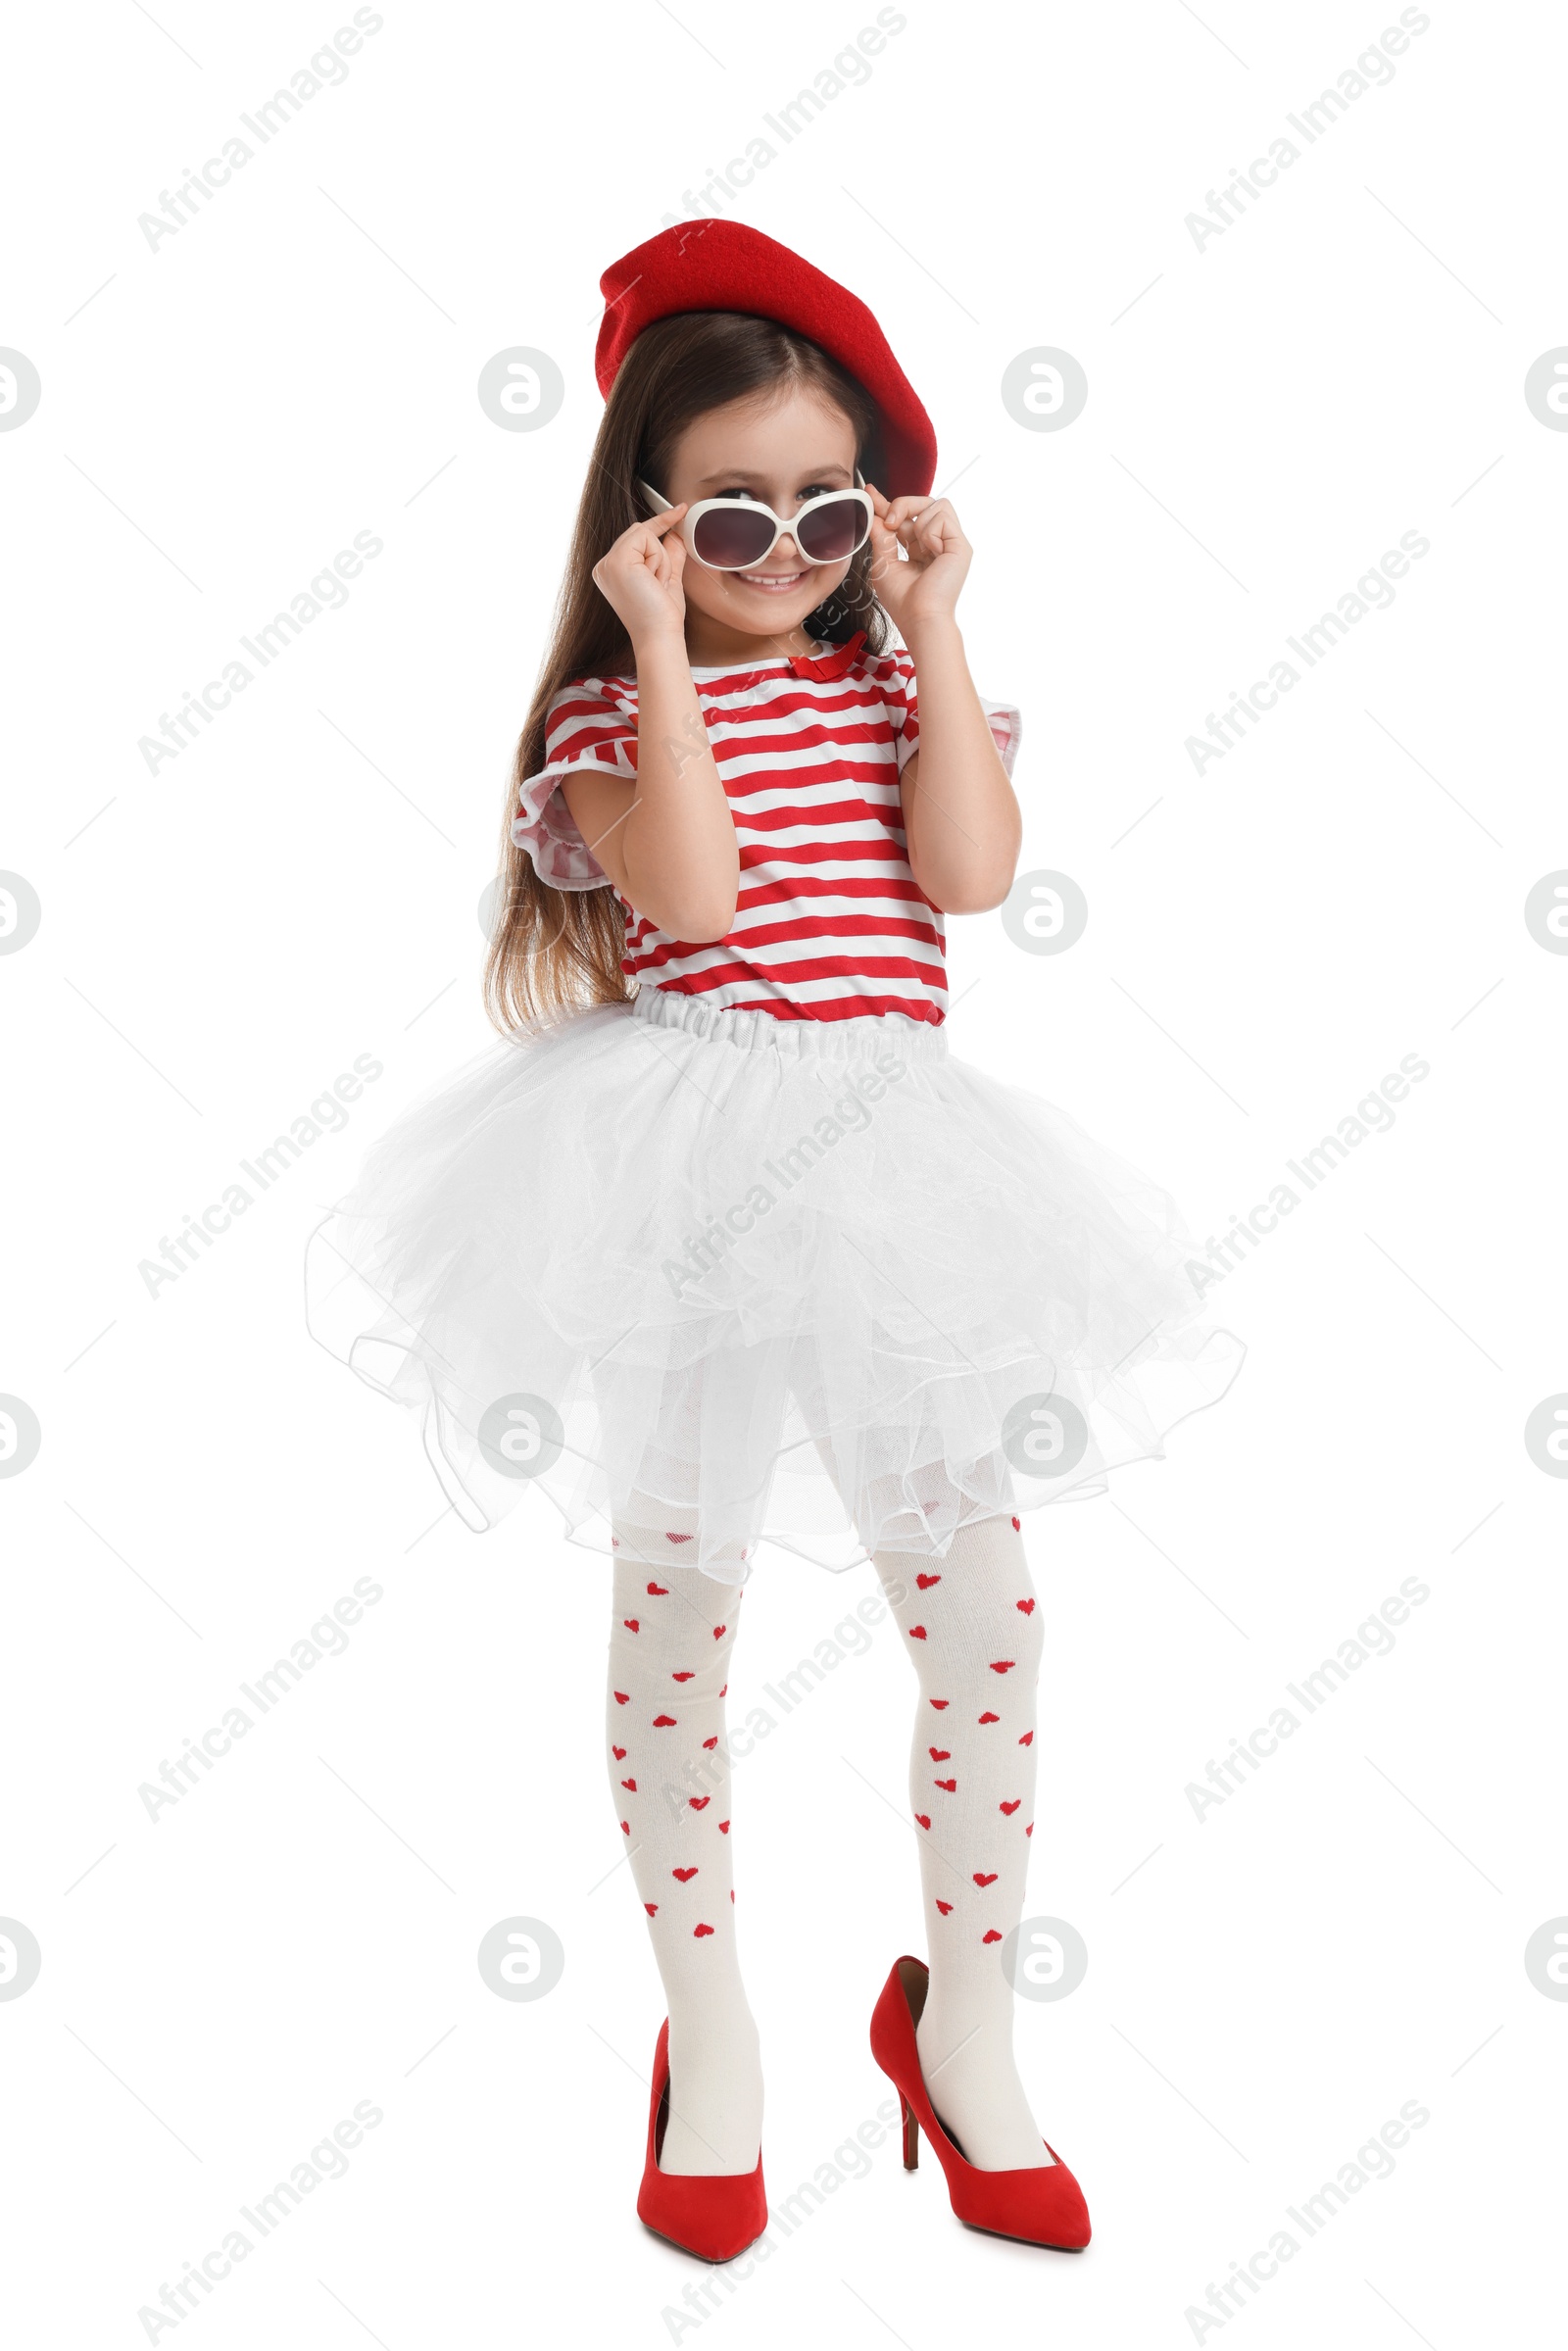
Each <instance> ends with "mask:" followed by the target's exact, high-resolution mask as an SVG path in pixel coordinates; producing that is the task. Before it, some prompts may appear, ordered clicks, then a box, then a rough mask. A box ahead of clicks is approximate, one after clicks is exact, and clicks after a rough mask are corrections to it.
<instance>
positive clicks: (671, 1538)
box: [664, 1535, 711, 1932]
mask: <svg viewBox="0 0 1568 2351" xmlns="http://www.w3.org/2000/svg"><path fill="white" fill-rule="evenodd" d="M664 1541H665V1542H666V1543H690V1541H691V1537H690V1536H689V1535H666V1536H665V1537H664ZM710 1932H711V1930H710Z"/></svg>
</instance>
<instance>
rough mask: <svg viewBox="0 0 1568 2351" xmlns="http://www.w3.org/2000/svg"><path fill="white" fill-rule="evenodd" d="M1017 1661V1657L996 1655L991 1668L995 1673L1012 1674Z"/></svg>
mask: <svg viewBox="0 0 1568 2351" xmlns="http://www.w3.org/2000/svg"><path fill="white" fill-rule="evenodd" d="M1017 1662H1018V1660H1017V1658H1016V1657H994V1658H993V1659H992V1661H991V1670H992V1672H993V1673H994V1674H1010V1673H1011V1671H1012V1669H1013V1667H1014V1666H1015V1665H1016V1664H1017Z"/></svg>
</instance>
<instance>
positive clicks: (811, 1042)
mask: <svg viewBox="0 0 1568 2351" xmlns="http://www.w3.org/2000/svg"><path fill="white" fill-rule="evenodd" d="M632 1013H633V1016H634V1018H636V1019H638V1020H651V1021H654V1022H656V1023H657V1025H658V1026H659V1027H660V1028H666V1029H684V1030H685V1031H686V1033H687V1035H688V1036H690V1037H702V1038H706V1039H708V1040H710V1041H711V1042H712V1043H714V1044H718V1045H738V1046H740V1047H741V1048H742V1049H743V1050H744V1051H746V1052H749V1053H750V1052H755V1053H778V1054H780V1055H782V1056H783V1057H784V1058H785V1059H787V1060H802V1061H804V1060H809V1059H817V1058H820V1059H822V1060H829V1061H865V1060H877V1059H879V1058H881V1057H882V1056H884V1055H885V1054H887V1053H899V1054H903V1055H908V1056H912V1057H913V1058H916V1059H922V1060H923V1059H934V1060H940V1059H942V1058H943V1057H944V1056H945V1055H946V1053H947V1050H948V1040H947V1035H946V1033H945V1031H944V1030H942V1029H940V1028H938V1027H935V1026H934V1025H933V1024H932V1023H931V1022H930V1021H925V1020H910V1019H908V1018H907V1016H906V1015H905V1014H904V1013H902V1012H868V1013H866V1014H865V1015H864V1016H863V1017H861V1016H858V1017H856V1018H855V1019H853V1020H809V1019H808V1020H777V1019H775V1018H774V1016H773V1014H772V1013H771V1012H751V1011H739V1010H736V1009H734V1008H732V1007H725V1006H722V1005H719V1004H705V1003H704V1001H703V999H702V998H701V997H700V996H681V995H677V994H676V993H675V991H674V990H673V989H669V988H647V987H645V988H641V989H639V991H638V993H637V995H636V997H635V999H634V1000H633V1003H632Z"/></svg>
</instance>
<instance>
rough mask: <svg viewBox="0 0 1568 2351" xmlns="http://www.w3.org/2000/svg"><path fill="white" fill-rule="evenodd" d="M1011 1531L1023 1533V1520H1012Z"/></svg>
mask: <svg viewBox="0 0 1568 2351" xmlns="http://www.w3.org/2000/svg"><path fill="white" fill-rule="evenodd" d="M1012 1531H1013V1533H1014V1534H1015V1535H1021V1534H1022V1533H1023V1520H1022V1519H1021V1518H1015V1519H1014V1520H1013V1522H1012Z"/></svg>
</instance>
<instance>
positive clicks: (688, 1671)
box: [669, 1666, 697, 1682]
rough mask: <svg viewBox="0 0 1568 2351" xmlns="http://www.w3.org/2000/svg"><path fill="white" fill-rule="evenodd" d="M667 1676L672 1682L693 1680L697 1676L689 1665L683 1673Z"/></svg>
mask: <svg viewBox="0 0 1568 2351" xmlns="http://www.w3.org/2000/svg"><path fill="white" fill-rule="evenodd" d="M669 1678H670V1680H671V1681H672V1682H695V1681H696V1679H697V1676H696V1675H695V1674H694V1673H693V1672H692V1670H691V1668H690V1666H688V1667H687V1669H686V1671H685V1672H684V1673H683V1674H671V1675H670V1677H669Z"/></svg>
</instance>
